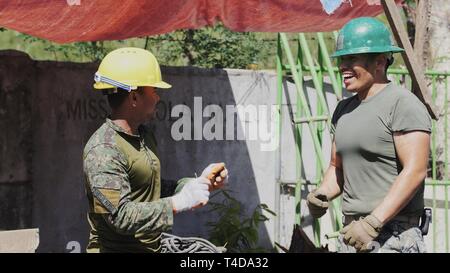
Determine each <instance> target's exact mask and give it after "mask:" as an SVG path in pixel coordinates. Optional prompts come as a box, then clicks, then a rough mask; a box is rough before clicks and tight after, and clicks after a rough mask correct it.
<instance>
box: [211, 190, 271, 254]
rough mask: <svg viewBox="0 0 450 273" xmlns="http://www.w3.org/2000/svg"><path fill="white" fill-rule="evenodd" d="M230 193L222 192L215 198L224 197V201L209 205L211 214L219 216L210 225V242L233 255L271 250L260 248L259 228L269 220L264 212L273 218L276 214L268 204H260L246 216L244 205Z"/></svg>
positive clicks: (227, 191)
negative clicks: (214, 213) (224, 248)
mask: <svg viewBox="0 0 450 273" xmlns="http://www.w3.org/2000/svg"><path fill="white" fill-rule="evenodd" d="M230 192H231V191H230V190H221V191H219V192H217V193H216V194H215V195H213V197H215V196H217V195H222V196H223V197H224V198H223V201H222V202H213V201H210V202H209V203H208V205H210V206H212V209H211V210H210V212H216V213H218V215H219V219H218V221H216V222H209V223H208V226H209V227H211V230H210V238H209V240H210V241H211V242H212V243H213V244H215V245H217V246H225V247H226V248H227V252H231V253H248V252H268V251H269V250H267V249H264V248H262V247H258V242H259V236H258V228H259V226H260V224H262V223H264V222H265V221H267V220H269V218H268V217H267V216H265V215H264V212H267V213H269V214H271V215H273V216H276V214H275V213H274V212H273V211H271V210H270V209H269V208H268V206H267V205H266V204H259V205H258V206H256V207H255V209H254V210H253V212H252V214H251V215H250V216H245V215H244V210H243V205H242V203H241V202H239V201H238V200H237V199H236V198H234V197H232V196H231V194H230Z"/></svg>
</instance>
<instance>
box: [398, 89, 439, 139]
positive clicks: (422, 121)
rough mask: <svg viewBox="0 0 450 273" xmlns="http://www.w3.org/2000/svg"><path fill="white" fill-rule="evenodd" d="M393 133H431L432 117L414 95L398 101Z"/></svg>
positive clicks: (403, 97)
mask: <svg viewBox="0 0 450 273" xmlns="http://www.w3.org/2000/svg"><path fill="white" fill-rule="evenodd" d="M391 127H392V131H393V132H408V131H425V132H431V117H430V115H429V114H428V111H427V109H426V107H425V105H423V103H422V102H421V101H420V100H419V99H418V98H417V97H416V96H414V95H413V94H408V96H402V97H400V98H399V99H398V101H397V103H396V104H395V106H394V110H393V113H392V122H391Z"/></svg>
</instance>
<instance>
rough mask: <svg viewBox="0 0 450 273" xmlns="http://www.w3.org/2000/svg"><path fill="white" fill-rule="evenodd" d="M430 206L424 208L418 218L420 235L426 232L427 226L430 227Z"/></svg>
mask: <svg viewBox="0 0 450 273" xmlns="http://www.w3.org/2000/svg"><path fill="white" fill-rule="evenodd" d="M431 215H432V213H431V208H424V209H423V213H422V217H421V218H420V227H419V228H420V231H421V232H422V235H427V234H428V228H429V227H430V223H431V221H432V219H431Z"/></svg>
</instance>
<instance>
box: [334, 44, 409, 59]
mask: <svg viewBox="0 0 450 273" xmlns="http://www.w3.org/2000/svg"><path fill="white" fill-rule="evenodd" d="M402 51H405V50H404V49H403V48H400V47H398V46H389V47H386V46H383V47H359V48H352V49H342V50H337V51H336V52H334V53H333V54H331V58H336V57H340V56H345V55H353V54H365V53H387V52H392V53H398V52H402Z"/></svg>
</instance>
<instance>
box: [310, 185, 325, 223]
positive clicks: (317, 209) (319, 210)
mask: <svg viewBox="0 0 450 273" xmlns="http://www.w3.org/2000/svg"><path fill="white" fill-rule="evenodd" d="M306 204H307V205H308V208H309V212H310V213H311V216H312V217H314V218H320V217H322V216H323V215H324V214H325V213H326V212H327V209H328V206H329V203H328V199H327V196H326V195H325V194H323V193H321V192H320V191H318V190H317V189H316V190H313V191H312V192H310V193H309V194H308V196H307V197H306Z"/></svg>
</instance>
